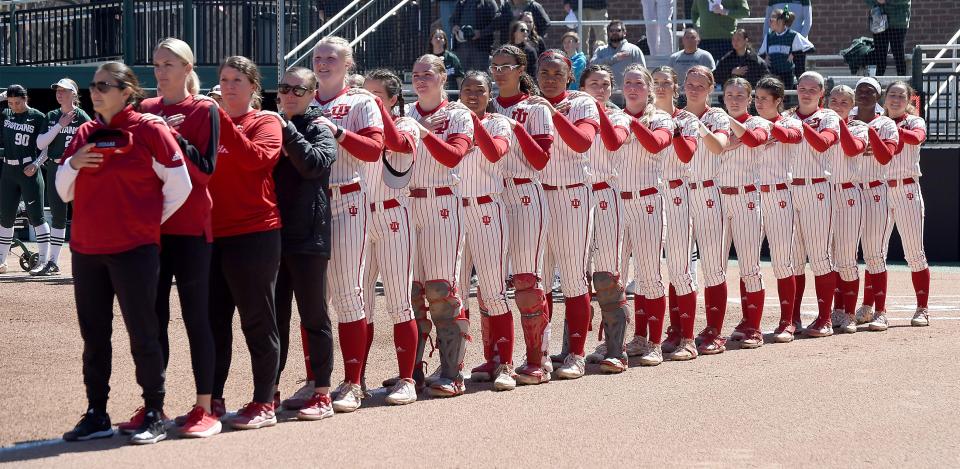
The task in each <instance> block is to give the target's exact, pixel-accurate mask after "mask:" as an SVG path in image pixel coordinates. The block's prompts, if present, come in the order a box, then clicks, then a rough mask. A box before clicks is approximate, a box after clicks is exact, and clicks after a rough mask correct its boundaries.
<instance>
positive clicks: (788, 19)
mask: <svg viewBox="0 0 960 469" xmlns="http://www.w3.org/2000/svg"><path fill="white" fill-rule="evenodd" d="M794 19H796V15H794V14H793V12H792V11H789V10H787V11H784V10H774V11H773V14H772V15H770V34H767V38H766V39H765V40H764V43H763V45H762V46H760V50H759V51H758V53H759V54H760V55H761V56H766V61H767V65H768V66H769V67H770V73H772V74H774V75H776V76H777V78H779V79H780V80H781V81H783V84H784V85H785V86H786V87H787V88H791V89H792V88H793V87H794V85H795V84H796V80H795V77H798V76H800V75H802V74H803V72H804V71H806V68H807V52H808V51H810V50H811V49H813V43H812V42H810V40H809V39H807V38H806V37H804V36H803V35H802V34H800V33H798V32H796V31H794V30H792V29H790V25H791V24H793V21H794Z"/></svg>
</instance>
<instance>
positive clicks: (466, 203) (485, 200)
mask: <svg viewBox="0 0 960 469" xmlns="http://www.w3.org/2000/svg"><path fill="white" fill-rule="evenodd" d="M462 200H463V206H464V207H469V206H470V198H468V197H464V198H463V199H462ZM490 202H493V197H490V196H489V195H481V196H480V197H477V205H484V204H489V203H490Z"/></svg>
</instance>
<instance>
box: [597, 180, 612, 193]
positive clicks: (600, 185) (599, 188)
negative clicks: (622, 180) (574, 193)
mask: <svg viewBox="0 0 960 469" xmlns="http://www.w3.org/2000/svg"><path fill="white" fill-rule="evenodd" d="M609 188H610V184H607V183H606V182H598V183H596V184H594V185H593V191H594V192H596V191H602V190H604V189H609Z"/></svg>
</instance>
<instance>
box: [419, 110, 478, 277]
mask: <svg viewBox="0 0 960 469" xmlns="http://www.w3.org/2000/svg"><path fill="white" fill-rule="evenodd" d="M444 106H446V103H442V104H441V105H440V106H439V107H437V109H436V110H434V111H432V112H422V111H421V109H420V108H419V106H418V105H417V103H412V104H409V105H407V108H406V112H405V113H404V114H405V115H407V116H409V117H410V118H412V119H415V120H419V119H420V118H421V117H425V116H428V115H430V114H432V113H433V112H437V111H438V110H440V109H442V108H443V107H444ZM445 112H446V113H447V120H446V122H444V124H443V125H441V126H440V128H438V129H436V130H435V131H434V132H435V133H436V135H437V137H438V138H439V139H441V140H447V138H449V137H450V136H451V135H455V134H460V135H463V136H465V137H466V138H468V139H470V141H471V142H472V141H473V118H472V117H471V116H470V112H469V111H465V110H462V109H447V110H445ZM415 161H416V163H414V165H413V169H412V171H413V175H412V176H411V177H410V188H411V189H415V188H416V189H420V188H426V189H427V192H428V195H427V197H423V198H411V202H410V206H411V209H412V212H413V220H414V227H415V230H414V231H415V233H416V234H415V236H416V239H417V243H416V248H417V250H416V251H415V254H414V271H413V280H414V281H416V282H427V281H431V280H446V281H447V282H450V285H451V287H452V288H457V283H458V282H457V277H458V275H459V273H460V272H459V270H460V251H461V248H462V246H463V229H462V226H461V220H462V216H463V214H462V211H461V208H462V207H461V206H460V197H459V196H458V194H457V192H456V191H457V189H458V188H457V187H456V185H457V184H458V183H459V181H460V178H459V176H458V175H457V173H458V169H457V168H453V169H450V168H448V167H446V166H444V165H442V164H440V163H439V162H438V161H437V160H436V159H434V157H433V155H431V154H430V152H429V151H428V150H427V147H426V145H420V146H418V147H417V152H416V157H415ZM458 168H459V165H458ZM440 187H447V188H451V189H452V190H453V191H454V193H453V195H440V196H437V195H435V190H436V188H440Z"/></svg>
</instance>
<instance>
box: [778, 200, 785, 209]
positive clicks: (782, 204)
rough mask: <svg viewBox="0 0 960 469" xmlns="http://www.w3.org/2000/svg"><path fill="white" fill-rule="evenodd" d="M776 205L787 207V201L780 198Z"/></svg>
mask: <svg viewBox="0 0 960 469" xmlns="http://www.w3.org/2000/svg"><path fill="white" fill-rule="evenodd" d="M777 205H779V206H780V208H787V201H786V200H781V201H780V203H779V204H777Z"/></svg>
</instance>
